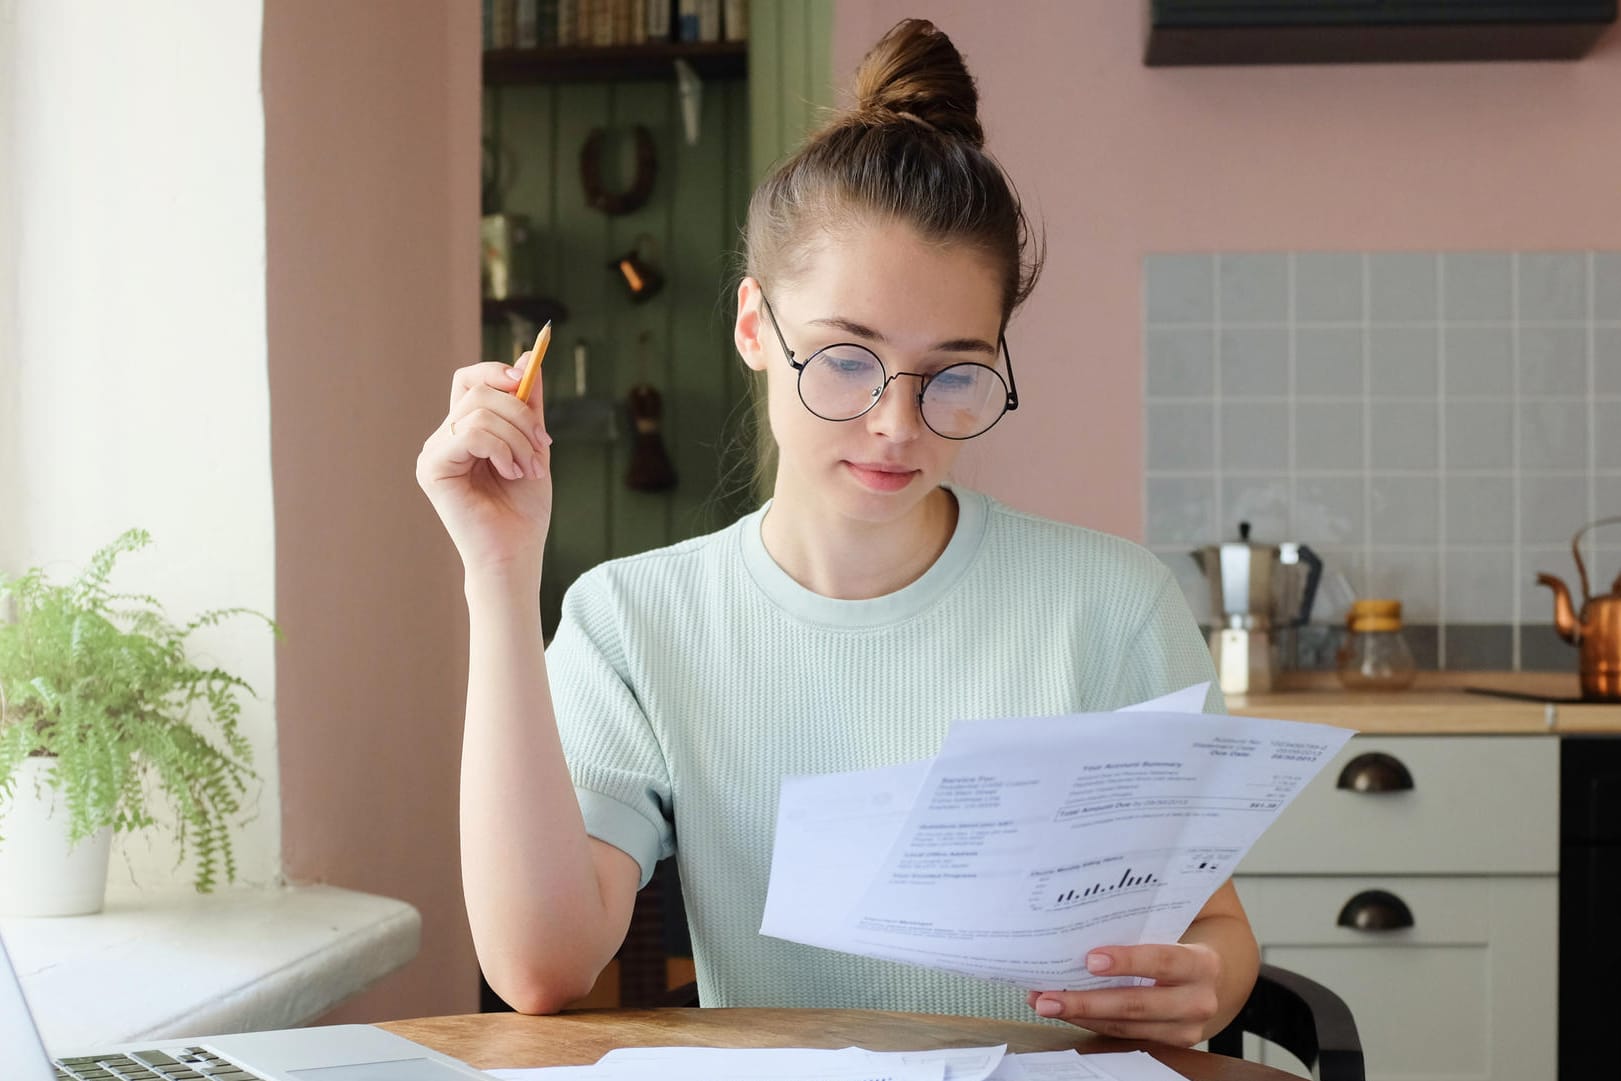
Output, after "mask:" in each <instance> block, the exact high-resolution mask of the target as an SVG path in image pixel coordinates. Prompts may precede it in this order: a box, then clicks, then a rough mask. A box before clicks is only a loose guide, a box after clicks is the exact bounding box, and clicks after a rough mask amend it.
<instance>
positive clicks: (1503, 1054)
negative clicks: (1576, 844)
mask: <svg viewBox="0 0 1621 1081" xmlns="http://www.w3.org/2000/svg"><path fill="white" fill-rule="evenodd" d="M1234 882H1235V885H1236V886H1237V888H1238V894H1239V897H1240V898H1241V899H1242V900H1243V902H1244V907H1245V910H1246V911H1247V912H1248V913H1249V917H1250V922H1251V925H1252V926H1253V927H1254V928H1255V934H1256V938H1257V939H1258V940H1259V941H1260V943H1261V956H1262V958H1263V959H1264V960H1266V961H1267V962H1269V963H1271V964H1275V965H1281V966H1283V967H1284V968H1288V969H1292V970H1294V971H1296V972H1299V973H1301V974H1302V975H1305V976H1309V977H1310V978H1312V979H1314V980H1316V981H1318V982H1319V983H1322V984H1324V985H1325V986H1327V987H1328V988H1329V989H1330V990H1332V991H1333V992H1334V993H1335V994H1337V995H1339V996H1340V997H1341V998H1342V999H1344V1000H1345V1003H1346V1005H1347V1006H1349V1007H1350V1009H1351V1015H1352V1017H1353V1018H1354V1019H1355V1020H1356V1025H1357V1031H1358V1033H1359V1035H1360V1036H1361V1039H1362V1047H1363V1052H1364V1054H1365V1055H1366V1058H1367V1075H1368V1079H1369V1081H1396V1079H1401V1081H1443V1079H1444V1081H1465V1079H1469V1081H1498V1079H1501V1081H1525V1079H1527V1078H1552V1077H1553V1076H1554V1075H1555V1073H1556V1061H1555V1060H1556V1058H1557V1039H1558V1037H1557V1029H1558V1015H1557V1012H1556V1005H1555V1004H1556V1001H1557V986H1556V985H1557V983H1558V963H1557V958H1558V906H1559V880H1558V878H1557V877H1556V876H1553V875H1524V876H1520V875H1515V876H1478V877H1458V878H1436V877H1429V876H1412V877H1402V876H1393V877H1389V878H1375V877H1368V878H1362V877H1344V878H1340V877H1320V878H1286V877H1282V876H1259V877H1243V876H1240V877H1239V878H1237V879H1235V880H1234ZM1371 890H1383V891H1387V892H1388V893H1390V894H1391V895H1393V896H1394V897H1395V898H1396V899H1398V900H1399V901H1400V902H1401V904H1402V905H1403V906H1404V907H1405V908H1406V909H1407V911H1408V912H1410V913H1411V915H1412V921H1413V922H1412V926H1411V927H1408V928H1405V929H1399V930H1394V929H1393V930H1383V931H1371V930H1370V931H1359V930H1355V929H1352V928H1346V927H1341V926H1339V925H1338V923H1337V918H1338V916H1339V913H1340V911H1341V909H1343V908H1344V907H1345V905H1346V902H1347V901H1349V900H1350V899H1351V898H1354V897H1357V896H1358V895H1361V894H1365V893H1366V892H1367V891H1371ZM1260 1057H1261V1058H1262V1060H1263V1061H1266V1062H1268V1063H1269V1064H1271V1065H1274V1066H1278V1067H1279V1068H1283V1069H1288V1068H1289V1063H1290V1061H1291V1060H1290V1059H1289V1058H1288V1056H1285V1055H1282V1054H1281V1053H1279V1052H1276V1051H1275V1050H1274V1049H1271V1048H1267V1049H1265V1050H1264V1051H1263V1052H1262V1053H1261V1056H1260ZM1274 1058H1277V1059H1279V1061H1274Z"/></svg>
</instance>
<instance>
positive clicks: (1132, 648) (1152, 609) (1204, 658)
mask: <svg viewBox="0 0 1621 1081" xmlns="http://www.w3.org/2000/svg"><path fill="white" fill-rule="evenodd" d="M1206 681H1208V682H1209V683H1210V692H1209V694H1208V695H1207V696H1206V697H1205V710H1204V711H1205V712H1206V713H1226V712H1227V702H1226V700H1225V699H1224V698H1223V697H1222V693H1221V686H1220V685H1219V684H1218V683H1217V681H1216V666H1215V663H1214V662H1213V661H1212V660H1211V659H1210V647H1209V646H1208V645H1207V644H1206V643H1205V639H1204V635H1203V634H1202V633H1201V632H1200V630H1199V624H1198V623H1197V622H1196V621H1195V620H1194V618H1193V613H1192V611H1190V610H1189V609H1188V602H1187V599H1186V598H1184V597H1183V596H1182V590H1181V587H1179V586H1178V585H1177V584H1176V579H1175V577H1173V576H1172V575H1171V573H1170V571H1165V572H1164V574H1163V577H1161V579H1160V582H1159V589H1158V590H1157V592H1156V594H1155V596H1154V602H1153V604H1152V605H1150V606H1149V609H1148V614H1147V616H1145V617H1144V619H1143V621H1142V622H1141V623H1140V624H1138V627H1137V630H1136V633H1135V634H1134V635H1133V636H1132V640H1131V642H1130V643H1129V644H1128V646H1127V647H1126V656H1125V663H1124V664H1123V665H1122V666H1121V670H1120V683H1119V687H1118V691H1117V700H1118V701H1123V702H1145V701H1147V700H1148V699H1150V698H1158V697H1159V696H1160V695H1164V694H1170V693H1171V692H1172V691H1179V690H1181V689H1182V688H1184V687H1189V686H1192V685H1193V684H1195V683H1204V682H1206Z"/></svg>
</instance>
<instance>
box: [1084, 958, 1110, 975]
mask: <svg viewBox="0 0 1621 1081" xmlns="http://www.w3.org/2000/svg"><path fill="white" fill-rule="evenodd" d="M1113 965H1114V958H1112V957H1110V956H1109V955H1108V954H1106V953H1089V954H1087V955H1086V971H1088V972H1091V973H1094V974H1095V973H1098V972H1107V971H1109V969H1110V968H1111V967H1112V966H1113Z"/></svg>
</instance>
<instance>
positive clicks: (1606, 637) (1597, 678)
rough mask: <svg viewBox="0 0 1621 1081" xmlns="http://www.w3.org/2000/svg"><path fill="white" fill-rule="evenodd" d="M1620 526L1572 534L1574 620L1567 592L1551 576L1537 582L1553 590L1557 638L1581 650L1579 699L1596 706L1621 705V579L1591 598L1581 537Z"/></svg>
mask: <svg viewBox="0 0 1621 1081" xmlns="http://www.w3.org/2000/svg"><path fill="white" fill-rule="evenodd" d="M1617 523H1621V517H1615V518H1600V519H1599V520H1598V521H1596V522H1589V523H1588V524H1587V525H1584V526H1582V528H1580V529H1578V530H1577V531H1576V535H1575V536H1574V537H1572V538H1571V541H1570V550H1571V553H1572V554H1573V555H1575V557H1576V573H1577V574H1579V575H1580V576H1581V581H1582V610H1581V616H1580V618H1578V617H1577V615H1576V611H1575V608H1574V606H1573V605H1572V603H1571V598H1570V590H1568V589H1566V588H1565V583H1563V582H1561V581H1560V580H1559V579H1557V578H1555V577H1554V576H1553V575H1551V574H1539V575H1537V582H1538V583H1539V584H1541V585H1545V586H1547V587H1548V588H1549V589H1551V590H1553V621H1554V627H1555V628H1556V629H1557V630H1558V631H1559V636H1560V637H1561V638H1563V639H1564V640H1565V641H1567V642H1569V643H1571V644H1572V645H1575V646H1579V647H1581V651H1582V652H1581V678H1582V697H1583V698H1590V699H1594V700H1596V701H1600V702H1621V576H1617V578H1616V580H1615V584H1614V585H1612V586H1610V592H1608V593H1606V594H1604V595H1602V596H1599V597H1595V596H1593V595H1592V594H1591V592H1590V591H1589V590H1588V588H1587V566H1586V564H1584V563H1583V562H1582V550H1581V540H1582V534H1583V533H1586V532H1587V531H1588V530H1589V529H1592V528H1593V527H1594V526H1600V525H1614V524H1617Z"/></svg>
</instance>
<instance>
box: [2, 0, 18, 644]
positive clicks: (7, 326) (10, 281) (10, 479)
mask: <svg viewBox="0 0 1621 1081" xmlns="http://www.w3.org/2000/svg"><path fill="white" fill-rule="evenodd" d="M16 23H17V4H16V0H0V569H7V568H11V567H12V566H13V565H14V563H15V562H16V558H15V557H16V539H15V533H16V519H17V515H16V514H15V513H14V512H13V511H12V510H11V509H10V507H9V505H8V504H9V500H8V498H7V497H8V496H9V494H10V493H12V492H15V491H16V490H17V464H16V462H17V256H16V229H15V227H14V225H13V222H14V220H15V213H14V211H15V201H16V194H15V188H16V185H15V184H14V183H13V175H14V172H15V170H14V166H13V164H12V160H13V148H12V127H13V124H12V114H13V112H14V109H13V101H14V98H15V94H14V92H13V84H14V82H15V77H16V67H15V63H14V61H13V60H12V55H13V52H14V48H15V46H14V39H15V37H16ZM4 618H5V613H4V612H0V619H4Z"/></svg>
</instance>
